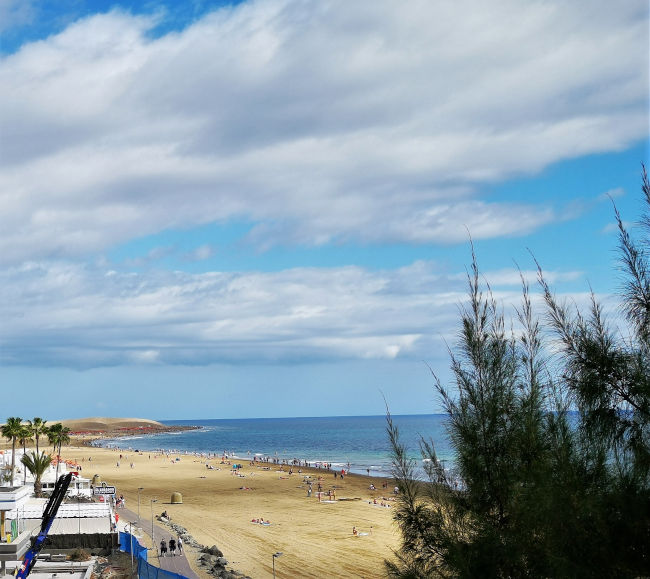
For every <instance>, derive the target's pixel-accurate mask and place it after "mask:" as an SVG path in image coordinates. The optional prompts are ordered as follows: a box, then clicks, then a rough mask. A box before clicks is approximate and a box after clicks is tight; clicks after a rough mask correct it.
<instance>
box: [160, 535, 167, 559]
mask: <svg viewBox="0 0 650 579" xmlns="http://www.w3.org/2000/svg"><path fill="white" fill-rule="evenodd" d="M166 555H167V542H166V541H165V539H163V540H162V541H160V556H161V557H166Z"/></svg>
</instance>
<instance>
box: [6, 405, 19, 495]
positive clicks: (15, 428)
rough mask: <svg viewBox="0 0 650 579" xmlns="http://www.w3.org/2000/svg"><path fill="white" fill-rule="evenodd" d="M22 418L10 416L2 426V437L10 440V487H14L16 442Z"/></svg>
mask: <svg viewBox="0 0 650 579" xmlns="http://www.w3.org/2000/svg"><path fill="white" fill-rule="evenodd" d="M22 422H23V419H22V418H18V417H16V416H12V417H11V418H7V422H6V423H5V424H4V425H3V426H2V436H4V437H5V438H6V439H7V440H11V486H14V471H15V470H16V441H17V440H18V439H19V438H20V436H21V433H22Z"/></svg>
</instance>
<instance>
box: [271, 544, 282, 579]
mask: <svg viewBox="0 0 650 579" xmlns="http://www.w3.org/2000/svg"><path fill="white" fill-rule="evenodd" d="M278 557H282V553H281V552H280V551H278V552H277V553H273V579H275V560H276V559H277V558H278Z"/></svg>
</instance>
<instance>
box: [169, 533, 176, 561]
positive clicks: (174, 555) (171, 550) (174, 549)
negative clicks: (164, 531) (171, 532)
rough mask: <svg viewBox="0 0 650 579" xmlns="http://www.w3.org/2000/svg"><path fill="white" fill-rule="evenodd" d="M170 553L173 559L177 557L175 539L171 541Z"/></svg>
mask: <svg viewBox="0 0 650 579" xmlns="http://www.w3.org/2000/svg"><path fill="white" fill-rule="evenodd" d="M169 552H170V553H171V554H172V557H176V541H175V540H174V537H172V538H171V539H169Z"/></svg>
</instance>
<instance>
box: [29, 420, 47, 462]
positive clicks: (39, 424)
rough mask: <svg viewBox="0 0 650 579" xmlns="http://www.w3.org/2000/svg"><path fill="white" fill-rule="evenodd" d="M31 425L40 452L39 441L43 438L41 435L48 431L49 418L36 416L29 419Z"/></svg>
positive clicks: (37, 449)
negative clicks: (44, 418)
mask: <svg viewBox="0 0 650 579" xmlns="http://www.w3.org/2000/svg"><path fill="white" fill-rule="evenodd" d="M29 427H30V428H31V429H32V434H33V435H34V439H35V440H36V453H37V454H38V452H39V447H38V441H39V439H40V438H41V436H44V435H46V434H47V431H48V426H47V420H43V419H42V418H39V417H38V416H37V417H35V418H34V420H30V421H29Z"/></svg>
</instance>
